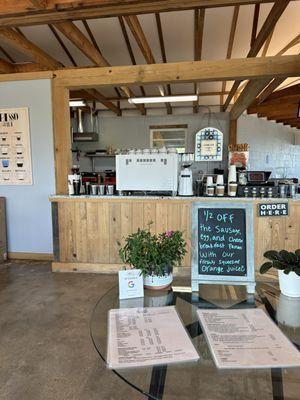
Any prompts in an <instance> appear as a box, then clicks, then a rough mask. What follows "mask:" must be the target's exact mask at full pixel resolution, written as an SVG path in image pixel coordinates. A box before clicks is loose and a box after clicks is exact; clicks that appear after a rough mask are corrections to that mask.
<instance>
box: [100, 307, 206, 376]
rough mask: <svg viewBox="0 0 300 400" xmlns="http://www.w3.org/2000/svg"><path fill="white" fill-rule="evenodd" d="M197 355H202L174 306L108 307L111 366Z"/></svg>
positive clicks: (188, 358) (192, 358) (167, 361)
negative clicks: (199, 353) (109, 308)
mask: <svg viewBox="0 0 300 400" xmlns="http://www.w3.org/2000/svg"><path fill="white" fill-rule="evenodd" d="M198 359H199V355H198V353H197V351H196V349H195V347H194V345H193V343H192V342H191V340H190V338H189V336H188V334H187V332H186V330H185V328H184V326H183V325H182V323H181V320H180V318H179V316H178V314H177V311H176V308H175V307H174V306H168V307H146V308H126V309H113V310H110V311H109V314H108V343H107V363H108V366H109V368H113V369H119V368H129V367H142V366H152V365H160V364H170V363H176V362H183V361H196V360H198Z"/></svg>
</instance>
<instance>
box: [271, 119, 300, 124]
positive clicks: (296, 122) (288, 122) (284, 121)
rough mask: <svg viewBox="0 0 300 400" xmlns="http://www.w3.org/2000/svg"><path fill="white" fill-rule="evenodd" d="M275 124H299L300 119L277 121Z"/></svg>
mask: <svg viewBox="0 0 300 400" xmlns="http://www.w3.org/2000/svg"><path fill="white" fill-rule="evenodd" d="M276 122H279V123H280V122H281V123H283V124H288V125H290V124H300V118H290V119H277V120H276Z"/></svg>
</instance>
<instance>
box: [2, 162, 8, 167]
mask: <svg viewBox="0 0 300 400" xmlns="http://www.w3.org/2000/svg"><path fill="white" fill-rule="evenodd" d="M8 166H9V160H2V167H3V168H8Z"/></svg>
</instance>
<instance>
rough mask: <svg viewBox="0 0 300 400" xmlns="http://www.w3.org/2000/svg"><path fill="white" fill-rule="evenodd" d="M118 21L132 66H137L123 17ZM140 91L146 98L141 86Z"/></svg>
mask: <svg viewBox="0 0 300 400" xmlns="http://www.w3.org/2000/svg"><path fill="white" fill-rule="evenodd" d="M118 20H119V24H120V27H121V30H122V33H123V37H124V40H125V44H126V47H127V50H128V53H129V57H130V60H131V63H132V65H136V61H135V57H134V54H133V51H132V47H131V44H130V40H129V37H128V34H127V30H126V27H125V23H124V21H123V18H122V17H118ZM140 90H141V93H142V96H144V97H145V96H146V92H145V89H144V87H143V86H140Z"/></svg>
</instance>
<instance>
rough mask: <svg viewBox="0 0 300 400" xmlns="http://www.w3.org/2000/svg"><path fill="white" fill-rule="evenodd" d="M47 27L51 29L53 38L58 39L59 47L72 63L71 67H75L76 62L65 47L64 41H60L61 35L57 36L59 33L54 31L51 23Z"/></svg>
mask: <svg viewBox="0 0 300 400" xmlns="http://www.w3.org/2000/svg"><path fill="white" fill-rule="evenodd" d="M48 27H49V29H50V30H51V32H52V33H53V35H54V37H55V39H56V40H57V41H58V43H59V45H60V47H61V48H62V49H63V51H64V52H65V53H66V55H67V57H68V58H69V60H70V61H71V64H72V65H73V67H77V63H76V61H75V60H74V58H73V56H72V54H71V53H70V51H69V49H68V48H67V46H66V45H65V44H64V42H63V41H62V39H61V37H60V36H59V34H58V33H57V32H56V30H55V28H54V26H52V25H50V24H49V25H48Z"/></svg>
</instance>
